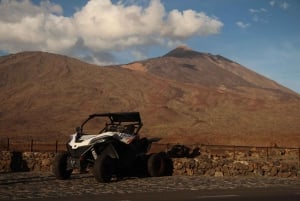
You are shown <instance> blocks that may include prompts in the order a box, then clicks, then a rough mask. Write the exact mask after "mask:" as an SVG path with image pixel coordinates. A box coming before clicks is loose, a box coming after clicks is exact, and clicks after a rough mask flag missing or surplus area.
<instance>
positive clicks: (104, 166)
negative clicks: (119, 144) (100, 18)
mask: <svg viewBox="0 0 300 201" xmlns="http://www.w3.org/2000/svg"><path fill="white" fill-rule="evenodd" d="M93 173H94V177H95V179H96V181H98V182H101V183H107V182H110V181H111V178H112V176H113V174H114V173H115V163H114V159H113V158H111V157H110V156H109V155H107V154H100V155H98V157H97V159H96V160H95V164H94V170H93Z"/></svg>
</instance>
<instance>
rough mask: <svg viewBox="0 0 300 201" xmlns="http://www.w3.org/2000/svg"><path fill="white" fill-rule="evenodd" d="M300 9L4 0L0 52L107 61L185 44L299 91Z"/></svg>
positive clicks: (246, 0) (287, 3)
mask: <svg viewBox="0 0 300 201" xmlns="http://www.w3.org/2000/svg"><path fill="white" fill-rule="evenodd" d="M299 11H300V1H298V0H184V1H183V0H150V1H149V0H123V1H120V0H112V1H110V0H92V1H83V0H72V1H67V0H53V1H40V0H33V1H30V0H24V1H11V0H1V1H0V53H1V54H7V53H16V52H21V51H28V50H39V51H48V52H54V53H59V54H65V55H69V56H72V57H76V58H79V59H82V60H85V61H87V62H90V63H97V64H99V65H107V64H117V63H129V62H132V61H136V60H140V59H146V58H151V57H157V56H161V55H163V54H165V53H167V52H168V51H170V50H171V49H173V48H175V47H176V46H178V45H182V44H185V45H187V46H189V47H190V48H192V49H194V50H196V51H200V52H209V53H211V54H219V55H222V56H225V57H227V58H229V59H231V60H234V61H236V62H238V63H240V64H242V65H244V66H246V67H247V68H249V69H251V70H254V71H256V72H258V73H260V74H262V75H264V76H266V77H268V78H270V79H272V80H275V81H277V82H278V83H280V84H282V85H284V86H286V87H288V88H290V89H292V90H294V91H296V92H298V93H300V79H299V77H300V66H299V64H300V23H299V22H298V21H299V19H300V12H299Z"/></svg>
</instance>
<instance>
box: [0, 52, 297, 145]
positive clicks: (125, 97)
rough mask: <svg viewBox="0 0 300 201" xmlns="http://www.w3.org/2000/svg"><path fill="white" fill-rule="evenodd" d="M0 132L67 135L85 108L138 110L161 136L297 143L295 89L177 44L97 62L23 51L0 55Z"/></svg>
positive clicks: (150, 131)
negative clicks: (142, 55)
mask: <svg viewBox="0 0 300 201" xmlns="http://www.w3.org/2000/svg"><path fill="white" fill-rule="evenodd" d="M0 92H1V98H0V111H1V113H0V137H1V136H33V137H34V138H44V139H45V138H50V137H51V138H57V139H65V138H66V137H67V136H68V135H69V134H70V133H72V132H74V128H75V126H78V125H79V124H80V123H81V122H82V120H83V119H84V118H85V117H87V116H88V115H89V114H90V113H95V112H98V113H100V112H120V111H140V112H141V115H142V119H143V122H144V127H143V129H142V130H141V131H142V134H143V135H145V136H156V137H162V138H163V140H162V142H171V143H177V142H179V143H189V144H194V143H210V144H236V145H249V144H252V145H272V144H277V145H282V146H300V125H299V119H300V96H299V95H298V94H297V93H294V92H293V91H291V90H289V89H287V88H285V87H283V86H281V85H279V84H277V83H276V82H274V81H272V80H269V79H267V78H265V77H263V76H261V75H259V74H257V73H255V72H252V71H250V70H248V69H247V68H245V67H243V66H241V65H239V64H237V63H235V62H233V61H230V60H228V59H226V58H224V57H222V56H218V55H211V54H207V53H199V52H196V51H193V50H190V49H187V48H185V47H179V48H176V49H175V50H172V51H171V52H169V53H168V54H166V55H164V56H162V57H159V58H153V59H148V60H144V61H138V62H134V63H130V64H126V65H120V66H109V67H99V66H95V65H91V64H87V63H84V62H81V61H79V60H76V59H73V58H69V57H66V56H61V55H55V54H50V53H43V52H24V53H19V54H14V55H8V56H4V57H1V58H0Z"/></svg>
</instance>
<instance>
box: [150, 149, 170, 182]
mask: <svg viewBox="0 0 300 201" xmlns="http://www.w3.org/2000/svg"><path fill="white" fill-rule="evenodd" d="M147 169H148V173H149V175H150V176H151V177H161V176H171V175H172V173H173V163H172V160H171V159H170V158H169V157H168V156H167V154H166V153H164V152H160V153H156V154H152V155H150V157H149V159H148V162H147Z"/></svg>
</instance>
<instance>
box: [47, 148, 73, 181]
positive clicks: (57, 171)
mask: <svg viewBox="0 0 300 201" xmlns="http://www.w3.org/2000/svg"><path fill="white" fill-rule="evenodd" d="M68 159H69V154H68V152H62V153H58V154H57V155H56V156H55V159H54V164H53V170H52V171H53V173H54V175H55V177H56V178H57V179H61V180H65V179H69V178H70V176H71V174H72V171H73V169H68Z"/></svg>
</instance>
